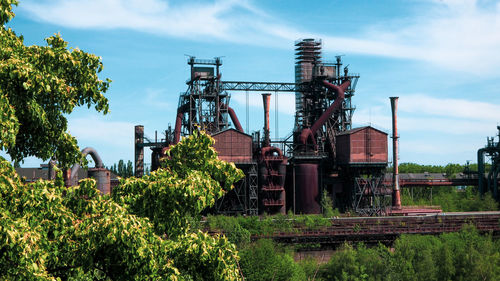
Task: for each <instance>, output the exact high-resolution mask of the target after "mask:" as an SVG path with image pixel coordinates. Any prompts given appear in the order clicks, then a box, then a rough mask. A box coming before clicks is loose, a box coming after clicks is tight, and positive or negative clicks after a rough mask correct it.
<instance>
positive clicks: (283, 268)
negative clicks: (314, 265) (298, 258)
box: [240, 239, 306, 281]
mask: <svg viewBox="0 0 500 281" xmlns="http://www.w3.org/2000/svg"><path fill="white" fill-rule="evenodd" d="M240 257H241V262H240V264H241V269H242V272H243V275H244V276H245V280H248V281H253V280H255V281H266V280H268V281H271V280H275V281H281V280H282V281H285V280H297V281H299V280H300V281H302V280H306V279H305V274H304V271H303V270H302V268H301V267H300V266H299V265H298V264H296V263H295V262H294V261H293V258H292V257H291V256H290V255H289V254H287V253H283V252H279V250H278V248H277V247H276V245H274V243H273V241H271V240H268V239H261V240H258V241H257V242H256V243H255V244H251V245H248V246H247V247H245V248H244V249H242V250H241V251H240Z"/></svg>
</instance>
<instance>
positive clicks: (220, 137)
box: [212, 128, 253, 164]
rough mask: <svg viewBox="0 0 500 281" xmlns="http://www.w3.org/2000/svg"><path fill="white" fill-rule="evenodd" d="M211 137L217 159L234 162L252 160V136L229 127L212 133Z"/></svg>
mask: <svg viewBox="0 0 500 281" xmlns="http://www.w3.org/2000/svg"><path fill="white" fill-rule="evenodd" d="M212 138H214V139H215V144H214V148H215V150H216V151H217V153H219V159H221V160H224V161H228V162H234V163H236V164H238V163H251V162H253V159H252V156H253V155H252V136H250V135H247V134H245V133H242V132H239V131H237V130H235V129H232V128H231V129H227V130H224V131H221V132H219V133H216V134H213V135H212Z"/></svg>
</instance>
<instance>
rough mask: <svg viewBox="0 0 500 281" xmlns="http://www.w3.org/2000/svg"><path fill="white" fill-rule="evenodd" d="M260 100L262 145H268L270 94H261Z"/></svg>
mask: <svg viewBox="0 0 500 281" xmlns="http://www.w3.org/2000/svg"><path fill="white" fill-rule="evenodd" d="M262 101H263V103H264V142H263V143H262V146H264V147H265V146H269V145H270V137H269V106H270V104H271V94H269V93H265V94H262Z"/></svg>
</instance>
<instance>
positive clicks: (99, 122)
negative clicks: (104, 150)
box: [68, 116, 134, 150]
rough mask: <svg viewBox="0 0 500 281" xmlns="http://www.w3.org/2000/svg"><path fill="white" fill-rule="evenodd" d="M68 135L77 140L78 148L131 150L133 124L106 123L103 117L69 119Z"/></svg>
mask: <svg viewBox="0 0 500 281" xmlns="http://www.w3.org/2000/svg"><path fill="white" fill-rule="evenodd" d="M68 125H69V126H68V127H69V133H70V134H71V135H73V136H74V137H76V138H77V140H78V145H79V146H82V147H84V146H92V145H95V144H104V145H108V146H109V145H111V146H113V147H114V148H115V149H127V150H131V149H132V148H133V145H134V135H133V130H134V124H132V123H128V122H117V121H107V120H105V118H104V117H100V118H98V117H96V116H89V117H85V118H70V119H69V121H68Z"/></svg>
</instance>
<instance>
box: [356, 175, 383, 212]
mask: <svg viewBox="0 0 500 281" xmlns="http://www.w3.org/2000/svg"><path fill="white" fill-rule="evenodd" d="M383 181H384V176H383V175H373V176H372V175H368V176H366V175H365V176H363V177H355V178H354V189H353V194H352V195H353V199H352V208H353V210H354V212H356V213H357V214H359V215H362V216H382V215H385V214H386V209H387V207H388V206H390V196H386V195H385V192H384V191H385V188H384V185H383Z"/></svg>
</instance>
